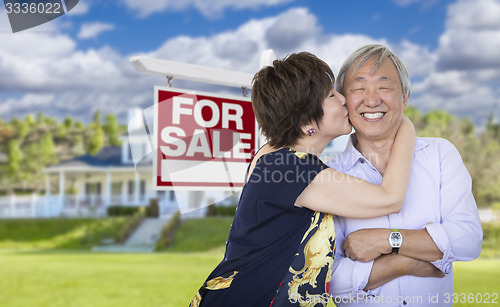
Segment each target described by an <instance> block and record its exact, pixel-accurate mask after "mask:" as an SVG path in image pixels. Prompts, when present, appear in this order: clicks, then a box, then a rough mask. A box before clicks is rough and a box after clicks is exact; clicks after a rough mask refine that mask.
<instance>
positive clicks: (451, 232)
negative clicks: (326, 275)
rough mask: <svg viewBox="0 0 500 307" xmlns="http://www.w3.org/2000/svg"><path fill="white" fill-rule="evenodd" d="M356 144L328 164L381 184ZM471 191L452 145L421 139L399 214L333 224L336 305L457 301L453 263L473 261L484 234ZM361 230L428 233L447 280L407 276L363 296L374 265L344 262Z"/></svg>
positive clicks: (338, 219)
mask: <svg viewBox="0 0 500 307" xmlns="http://www.w3.org/2000/svg"><path fill="white" fill-rule="evenodd" d="M353 142H356V138H355V136H354V135H353V136H352V137H351V139H350V141H349V143H348V144H347V148H346V150H345V151H344V152H343V153H342V154H340V155H338V156H336V157H335V158H333V159H332V160H331V161H329V162H328V163H327V165H328V166H330V167H333V168H335V169H337V170H339V171H342V172H344V173H347V174H349V175H353V176H356V177H359V178H362V179H364V180H366V181H369V182H371V183H374V184H380V183H381V182H382V176H381V175H380V173H379V172H378V171H377V169H375V168H374V167H373V166H372V165H371V163H370V162H369V161H368V160H366V159H365V158H364V157H363V156H362V155H361V153H360V152H359V151H358V150H357V149H356V148H355V147H354V146H353ZM471 187H472V181H471V178H470V175H469V172H468V171H467V169H466V168H465V166H464V164H463V162H462V158H461V157H460V154H459V153H458V151H457V149H456V148H455V146H453V144H451V143H450V142H449V141H447V140H445V139H440V138H417V140H416V143H415V157H414V160H413V167H412V173H411V179H410V186H409V188H408V193H407V195H406V200H405V203H404V206H403V209H402V210H401V212H400V213H397V214H391V215H389V216H383V217H378V218H373V219H352V218H344V217H336V219H335V237H336V245H337V250H336V254H335V262H334V267H333V274H332V281H331V284H330V294H332V295H333V296H334V297H333V298H332V299H333V301H334V302H335V303H336V304H337V306H339V307H345V306H373V305H378V306H404V307H408V306H433V307H436V306H440V307H441V306H451V305H452V303H453V298H454V297H453V271H452V263H453V262H454V261H470V260H473V259H475V258H477V257H478V256H479V254H480V252H481V244H482V237H483V232H482V229H481V223H480V220H479V214H478V210H477V206H476V202H475V200H474V197H473V196H472V192H471ZM360 193H363V191H360ZM363 228H399V229H422V228H426V229H427V231H428V233H429V234H430V236H431V237H432V239H433V240H434V242H435V243H436V245H437V246H438V248H439V249H440V250H441V251H442V252H443V258H442V259H440V260H438V261H435V262H433V264H434V265H435V266H436V267H437V268H438V269H440V270H441V271H443V272H444V273H445V274H446V276H445V277H444V278H430V277H428V278H423V277H415V276H408V275H407V276H402V277H399V278H396V279H394V280H392V281H390V282H388V283H386V284H384V285H382V286H381V287H379V288H376V289H373V290H370V291H368V292H365V291H363V290H362V289H363V288H364V287H365V286H366V284H367V282H368V278H369V276H370V272H371V269H372V266H373V261H371V262H368V263H361V262H359V261H352V260H351V259H349V258H346V257H345V255H344V250H343V249H342V244H343V242H344V239H345V238H346V237H347V235H349V233H351V232H353V231H356V230H359V229H363ZM403 240H404V238H403ZM387 244H389V243H387ZM342 301H343V302H345V303H342Z"/></svg>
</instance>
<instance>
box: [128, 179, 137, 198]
mask: <svg viewBox="0 0 500 307" xmlns="http://www.w3.org/2000/svg"><path fill="white" fill-rule="evenodd" d="M134 187H135V183H134V181H133V180H129V181H128V189H127V190H128V195H129V196H132V195H134Z"/></svg>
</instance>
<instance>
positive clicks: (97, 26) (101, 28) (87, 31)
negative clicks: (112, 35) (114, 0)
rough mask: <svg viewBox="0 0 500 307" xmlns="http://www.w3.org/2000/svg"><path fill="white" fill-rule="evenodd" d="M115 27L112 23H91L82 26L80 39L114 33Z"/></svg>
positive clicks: (79, 33) (79, 34)
mask: <svg viewBox="0 0 500 307" xmlns="http://www.w3.org/2000/svg"><path fill="white" fill-rule="evenodd" d="M114 28H115V26H114V25H113V24H110V23H104V22H90V23H84V24H82V26H81V28H80V32H78V38H79V39H89V38H95V37H97V36H99V35H100V34H101V33H102V32H105V31H112V30H114Z"/></svg>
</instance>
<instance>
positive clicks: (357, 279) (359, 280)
mask: <svg viewBox="0 0 500 307" xmlns="http://www.w3.org/2000/svg"><path fill="white" fill-rule="evenodd" d="M372 268H373V260H372V261H370V262H359V261H355V262H354V271H353V272H352V284H353V285H354V286H355V287H353V293H352V295H353V296H356V297H357V296H358V294H364V295H367V296H371V295H378V294H379V292H380V288H375V289H371V290H368V291H364V290H363V289H364V288H365V287H366V284H368V279H369V278H370V273H371V271H372Z"/></svg>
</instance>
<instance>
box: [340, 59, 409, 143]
mask: <svg viewBox="0 0 500 307" xmlns="http://www.w3.org/2000/svg"><path fill="white" fill-rule="evenodd" d="M374 64H375V62H374V60H372V59H370V60H369V61H367V62H366V63H365V64H364V65H363V66H361V67H360V68H359V69H358V71H357V72H356V73H355V74H354V75H353V74H352V71H353V70H354V68H355V67H356V65H357V63H355V64H354V65H353V67H352V68H351V69H350V70H349V71H347V73H346V76H345V81H344V93H345V98H346V101H347V109H348V111H349V119H350V121H351V124H352V125H353V126H354V129H356V134H357V136H358V139H359V138H365V139H368V140H373V141H375V140H383V139H386V138H394V137H395V135H396V132H397V130H398V128H399V124H400V123H401V119H402V116H403V112H404V111H405V108H406V103H407V102H408V97H406V98H404V99H403V91H402V87H401V81H400V79H399V75H398V72H397V69H396V66H395V65H394V63H393V62H392V60H391V59H388V58H386V59H384V61H383V62H382V64H381V65H380V66H379V68H378V69H377V70H376V71H375V73H373V74H372V70H373V66H374Z"/></svg>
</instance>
